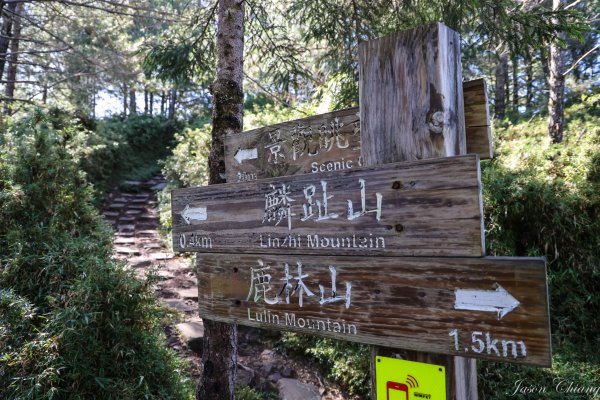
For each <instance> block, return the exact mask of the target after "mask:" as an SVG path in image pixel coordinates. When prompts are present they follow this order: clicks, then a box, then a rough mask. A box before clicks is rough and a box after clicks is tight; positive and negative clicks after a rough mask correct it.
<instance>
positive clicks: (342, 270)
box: [197, 253, 551, 367]
mask: <svg viewBox="0 0 600 400" xmlns="http://www.w3.org/2000/svg"><path fill="white" fill-rule="evenodd" d="M197 260H198V262H197V265H198V276H199V279H198V282H199V288H198V289H199V297H198V302H199V312H200V315H202V316H203V317H206V318H210V319H215V320H220V321H225V322H232V323H238V324H242V325H250V326H256V327H262V328H268V329H278V330H284V331H292V332H300V333H305V334H314V335H321V336H327V337H332V338H336V339H344V340H349V341H355V342H360V343H367V344H374V345H383V346H389V347H396V348H403V349H409V350H417V351H424V352H429V353H440V354H449V355H460V356H466V357H479V358H486V359H490V360H496V361H506V362H516V363H524V364H531V365H539V366H544V367H549V366H550V365H551V348H550V347H551V344H550V329H549V311H548V296H547V283H546V271H545V261H544V259H542V258H487V257H484V258H421V257H419V258H409V257H405V258H397V257H362V256H352V257H347V256H330V257H327V258H325V257H320V256H308V255H252V254H218V253H214V254H199V255H198V259H197Z"/></svg>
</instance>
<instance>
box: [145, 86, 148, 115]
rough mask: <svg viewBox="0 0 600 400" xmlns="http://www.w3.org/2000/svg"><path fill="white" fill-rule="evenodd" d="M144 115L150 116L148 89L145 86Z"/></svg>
mask: <svg viewBox="0 0 600 400" xmlns="http://www.w3.org/2000/svg"><path fill="white" fill-rule="evenodd" d="M144 114H148V87H147V86H144Z"/></svg>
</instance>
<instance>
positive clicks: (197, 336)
mask: <svg viewBox="0 0 600 400" xmlns="http://www.w3.org/2000/svg"><path fill="white" fill-rule="evenodd" d="M175 327H176V328H177V330H178V331H179V337H180V338H181V341H182V342H183V343H185V344H187V346H188V347H189V348H190V349H191V350H192V351H194V352H196V353H200V352H201V351H202V338H203V337H204V324H203V323H202V320H201V319H200V318H192V319H191V320H190V321H188V322H182V323H180V324H177V325H175Z"/></svg>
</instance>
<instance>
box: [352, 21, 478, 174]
mask: <svg viewBox="0 0 600 400" xmlns="http://www.w3.org/2000/svg"><path fill="white" fill-rule="evenodd" d="M359 63H360V68H359V71H360V83H359V91H360V115H361V120H360V129H361V135H362V138H361V140H362V157H363V161H364V165H372V164H374V163H375V162H376V163H387V162H395V161H402V160H415V159H419V160H420V159H427V158H435V157H444V156H448V155H457V154H464V153H465V152H466V140H465V125H464V124H465V121H464V118H462V116H463V113H464V106H463V93H462V73H461V65H460V36H459V35H458V33H456V32H454V31H452V30H451V29H449V28H448V27H446V26H445V25H443V24H441V23H435V24H431V25H427V26H423V27H419V28H416V29H413V30H410V31H406V32H401V33H397V34H392V35H389V36H385V37H383V38H380V39H377V40H370V41H368V42H363V43H361V44H360V45H359ZM382 132H395V134H394V135H388V134H383V133H382Z"/></svg>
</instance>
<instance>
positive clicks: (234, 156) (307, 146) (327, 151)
mask: <svg viewBox="0 0 600 400" xmlns="http://www.w3.org/2000/svg"><path fill="white" fill-rule="evenodd" d="M463 88H464V103H465V127H466V146H467V153H470V154H479V157H480V159H482V160H483V159H489V158H492V136H491V128H490V115H489V110H488V103H487V88H486V85H485V81H484V80H483V79H476V80H473V81H469V82H465V83H464V84H463ZM360 142H361V135H360V112H359V108H358V107H355V108H348V109H346V110H341V111H334V112H330V113H327V114H321V115H314V116H312V117H308V118H303V119H299V120H295V121H289V122H283V123H281V124H276V125H271V126H267V127H264V128H258V129H253V130H251V131H248V132H244V133H243V134H241V135H228V136H227V137H226V138H225V160H226V162H227V169H226V175H227V182H229V183H235V182H247V181H252V180H256V179H263V178H271V177H277V176H284V175H287V176H289V175H296V174H305V173H319V172H328V171H342V170H347V169H351V168H357V167H361V166H362V165H363V163H362V158H361V143H360Z"/></svg>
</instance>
